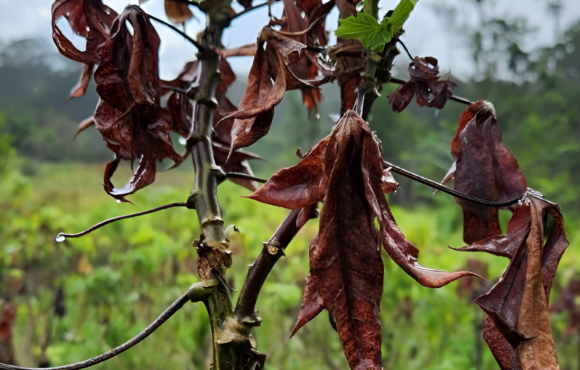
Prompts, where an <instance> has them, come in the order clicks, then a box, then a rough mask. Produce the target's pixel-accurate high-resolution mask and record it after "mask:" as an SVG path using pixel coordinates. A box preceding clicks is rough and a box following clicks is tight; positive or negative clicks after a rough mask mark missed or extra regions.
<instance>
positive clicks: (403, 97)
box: [388, 57, 457, 112]
mask: <svg viewBox="0 0 580 370" xmlns="http://www.w3.org/2000/svg"><path fill="white" fill-rule="evenodd" d="M409 75H410V76H411V79H410V80H409V81H408V82H407V83H405V84H404V85H401V86H399V87H398V88H397V90H395V92H393V93H392V94H390V95H389V96H388V98H389V102H390V103H391V106H392V108H393V111H395V112H402V111H403V110H404V109H405V108H407V106H408V105H409V103H410V102H411V100H412V99H413V96H415V100H416V101H417V104H419V106H421V107H430V108H437V109H442V108H443V107H444V106H445V103H447V99H449V97H450V96H451V95H452V94H453V89H455V87H456V86H457V85H456V84H455V83H454V82H451V81H449V80H442V81H440V80H439V76H438V75H439V66H438V61H437V59H435V58H433V57H425V58H419V57H415V60H413V61H412V62H411V63H410V64H409Z"/></svg>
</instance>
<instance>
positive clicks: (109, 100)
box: [94, 6, 182, 201]
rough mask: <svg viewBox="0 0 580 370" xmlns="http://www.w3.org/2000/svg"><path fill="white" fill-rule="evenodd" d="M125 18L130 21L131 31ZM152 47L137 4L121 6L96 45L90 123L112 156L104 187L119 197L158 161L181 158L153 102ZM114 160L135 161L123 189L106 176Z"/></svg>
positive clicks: (153, 39)
mask: <svg viewBox="0 0 580 370" xmlns="http://www.w3.org/2000/svg"><path fill="white" fill-rule="evenodd" d="M126 22H130V23H131V25H132V28H133V31H132V32H130V31H129V30H128V29H127V25H126ZM158 49H159V37H158V35H157V32H156V31H155V29H154V28H153V26H152V25H151V23H150V21H149V17H148V16H147V14H145V13H144V12H143V11H142V10H141V8H139V7H137V6H129V7H127V8H126V9H125V11H124V12H123V13H122V14H121V15H119V17H117V18H116V19H115V21H114V22H113V26H112V31H111V37H110V38H109V39H108V40H107V41H106V42H105V43H103V44H102V45H101V46H100V47H99V49H98V55H99V60H100V63H99V68H98V69H97V71H96V72H95V80H96V81H97V92H98V93H99V96H100V97H101V100H100V101H99V105H98V106H97V110H96V111H95V116H94V119H95V127H96V128H97V129H98V130H99V131H100V132H101V134H102V135H103V138H104V139H105V141H106V143H107V146H108V147H109V148H110V149H111V150H112V151H114V152H115V154H116V159H115V161H113V162H111V163H110V164H109V166H107V169H106V170H105V179H104V184H105V190H106V191H107V193H109V194H110V195H111V196H113V197H115V198H117V199H119V200H121V201H125V196H126V195H129V194H132V193H134V192H135V191H137V190H139V189H141V188H143V187H144V186H147V185H149V184H150V183H152V182H153V180H154V179H155V172H156V168H157V161H158V160H162V159H165V158H169V159H171V160H173V161H175V162H176V163H179V162H180V161H181V160H182V157H181V156H180V155H178V154H177V153H176V152H175V150H174V149H173V145H172V142H171V137H170V136H169V131H170V130H171V128H172V126H173V123H172V117H171V114H170V113H169V111H168V110H167V109H165V108H161V107H160V106H159V91H160V90H161V88H160V80H159V78H158ZM120 159H124V160H130V161H134V160H138V161H139V167H138V168H137V170H136V171H135V173H134V174H133V176H132V178H131V179H130V180H129V182H128V183H127V185H126V186H125V187H124V188H123V189H117V188H115V187H114V186H113V184H112V183H111V180H110V179H111V176H112V175H113V173H114V172H115V169H116V168H117V165H118V162H119V160H120Z"/></svg>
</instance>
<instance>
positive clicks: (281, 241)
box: [236, 209, 317, 323]
mask: <svg viewBox="0 0 580 370" xmlns="http://www.w3.org/2000/svg"><path fill="white" fill-rule="evenodd" d="M300 211H301V210H300V209H296V210H293V211H292V212H290V214H289V215H288V216H287V217H286V219H285V220H284V222H282V224H281V225H280V226H279V227H278V229H277V230H276V232H275V233H274V235H272V238H270V240H269V241H268V242H266V243H264V248H263V249H262V253H260V255H259V256H258V258H257V259H256V262H254V264H252V265H251V266H250V270H249V271H248V276H247V277H246V281H245V282H244V287H243V288H242V291H241V292H240V298H239V299H238V304H237V305H236V317H237V318H238V320H240V321H242V322H248V323H259V322H260V320H261V319H260V318H259V317H258V316H257V312H256V302H257V301H258V295H259V294H260V290H261V289H262V286H263V285H264V282H265V281H266V278H267V277H268V274H269V273H270V271H272V268H273V267H274V265H275V264H276V262H278V260H279V259H280V257H282V256H283V255H284V250H285V249H286V247H287V246H288V244H290V242H291V241H292V239H293V238H294V237H295V236H296V234H297V233H298V232H299V231H300V229H301V227H300V228H299V227H297V226H296V220H297V219H298V215H299V214H300ZM316 216H317V214H316V213H315V212H312V213H311V215H310V217H309V218H314V217H316Z"/></svg>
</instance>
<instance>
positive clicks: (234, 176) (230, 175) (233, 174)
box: [226, 172, 268, 184]
mask: <svg viewBox="0 0 580 370" xmlns="http://www.w3.org/2000/svg"><path fill="white" fill-rule="evenodd" d="M226 176H227V178H228V179H244V180H252V181H256V182H261V183H262V184H263V183H265V182H266V181H268V180H266V179H263V178H261V177H256V176H251V175H247V174H245V173H241V172H228V173H226Z"/></svg>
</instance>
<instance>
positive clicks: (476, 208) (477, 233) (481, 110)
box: [451, 101, 527, 243]
mask: <svg viewBox="0 0 580 370" xmlns="http://www.w3.org/2000/svg"><path fill="white" fill-rule="evenodd" d="M451 153H452V155H453V156H454V158H455V160H456V162H455V166H456V170H455V172H454V174H453V176H454V178H455V190H457V191H460V192H462V193H465V194H468V195H471V196H473V197H476V198H480V199H485V200H488V201H493V202H506V201H509V200H512V199H515V198H517V197H518V196H522V195H523V194H524V193H525V192H526V191H527V182H526V179H525V177H524V175H523V173H522V172H521V171H520V169H519V166H518V163H517V161H516V159H515V158H514V156H513V155H512V153H511V152H510V150H509V149H508V148H507V147H506V146H504V145H503V143H502V141H501V130H500V127H499V123H498V121H497V119H496V117H495V110H494V108H493V105H491V104H490V103H488V102H483V101H478V102H476V103H473V104H471V105H470V106H468V107H467V108H466V109H465V110H464V112H463V113H462V114H461V117H460V120H459V124H458V128H457V132H456V134H455V137H454V138H453V141H452V143H451ZM456 201H457V203H458V204H459V205H461V207H462V208H463V222H464V233H463V239H464V241H465V242H466V243H475V242H477V241H479V240H482V239H486V238H489V237H492V236H495V235H500V234H501V230H500V227H499V219H498V209H497V208H495V207H489V206H486V205H480V204H476V203H474V202H470V201H466V200H461V199H457V198H456Z"/></svg>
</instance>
